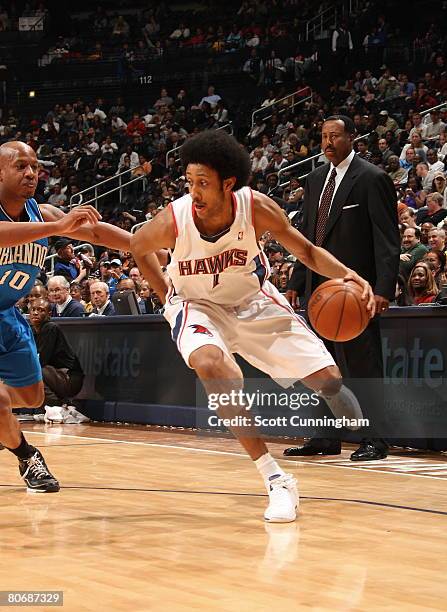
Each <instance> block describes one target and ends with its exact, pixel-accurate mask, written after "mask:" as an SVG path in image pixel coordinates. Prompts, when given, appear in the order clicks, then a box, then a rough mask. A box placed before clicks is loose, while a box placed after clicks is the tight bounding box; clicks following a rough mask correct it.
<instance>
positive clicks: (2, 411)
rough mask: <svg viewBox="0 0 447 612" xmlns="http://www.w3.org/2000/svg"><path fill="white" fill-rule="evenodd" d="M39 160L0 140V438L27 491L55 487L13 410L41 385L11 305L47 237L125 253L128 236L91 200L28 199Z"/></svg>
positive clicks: (32, 274)
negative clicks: (68, 203) (66, 209)
mask: <svg viewBox="0 0 447 612" xmlns="http://www.w3.org/2000/svg"><path fill="white" fill-rule="evenodd" d="M37 173H38V162H37V158H36V154H35V152H34V151H33V149H32V148H31V147H29V146H28V145H26V144H24V143H23V142H7V143H5V144H3V145H1V146H0V443H1V444H2V445H3V446H4V447H6V448H7V449H8V450H9V451H11V453H13V454H14V455H16V457H17V458H18V460H19V471H20V475H21V476H22V478H23V479H24V481H25V483H26V485H27V488H28V490H29V491H34V492H39V493H50V492H54V491H59V483H58V481H57V480H56V479H55V478H54V476H53V475H52V474H51V473H50V471H49V470H48V468H47V466H46V463H45V460H44V458H43V456H42V454H41V452H40V451H39V450H38V449H36V448H34V447H33V446H31V445H30V444H28V442H27V441H26V439H25V437H24V436H23V433H22V432H21V431H20V427H19V423H18V421H17V419H16V417H15V416H14V414H13V413H12V408H18V407H28V408H35V407H39V406H41V405H42V403H43V399H44V390H43V384H42V375H41V369H40V365H39V359H38V355H37V351H36V346H35V344H34V339H33V334H32V332H31V330H30V327H29V325H28V323H27V322H26V321H25V320H24V319H23V317H22V316H21V314H20V313H19V311H18V310H17V309H16V308H15V306H14V305H15V304H16V302H17V301H18V300H19V299H20V298H21V297H23V296H24V295H26V294H27V293H29V292H30V290H31V288H32V287H33V285H34V281H35V278H36V276H37V274H38V273H39V271H40V269H41V268H42V266H43V263H44V260H45V256H46V252H47V238H48V237H49V236H53V235H56V236H68V237H70V238H77V239H80V240H86V241H88V242H91V243H94V244H101V245H105V246H108V247H111V248H113V249H117V250H122V251H129V250H130V248H129V246H130V234H129V233H128V232H125V231H124V230H122V229H120V228H118V227H115V226H113V225H109V224H107V223H100V219H101V215H100V214H99V213H98V211H97V210H96V209H95V208H93V207H92V206H81V207H78V208H76V209H74V210H72V211H71V212H70V213H68V214H65V213H63V212H62V211H60V210H59V209H57V208H55V207H53V206H50V205H49V204H43V205H41V206H39V205H38V204H37V203H36V201H35V200H34V199H33V195H34V192H35V190H36V186H37Z"/></svg>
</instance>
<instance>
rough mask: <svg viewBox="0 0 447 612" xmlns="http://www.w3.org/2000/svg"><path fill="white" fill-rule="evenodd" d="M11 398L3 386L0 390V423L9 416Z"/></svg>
mask: <svg viewBox="0 0 447 612" xmlns="http://www.w3.org/2000/svg"><path fill="white" fill-rule="evenodd" d="M11 405H12V404H11V397H10V395H9V393H8V391H7V389H5V388H4V387H3V386H2V387H1V388H0V421H2V420H4V419H6V418H9V415H10V414H11Z"/></svg>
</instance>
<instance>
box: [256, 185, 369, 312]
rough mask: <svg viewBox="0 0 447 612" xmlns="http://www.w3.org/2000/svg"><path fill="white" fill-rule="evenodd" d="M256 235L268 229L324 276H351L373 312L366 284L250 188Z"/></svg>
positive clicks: (298, 257) (261, 195)
mask: <svg viewBox="0 0 447 612" xmlns="http://www.w3.org/2000/svg"><path fill="white" fill-rule="evenodd" d="M254 203H255V206H254V210H255V229H256V236H261V235H262V234H263V233H264V232H266V231H267V230H270V232H271V233H272V235H273V236H274V237H275V239H276V240H277V241H278V242H279V243H281V244H282V245H283V246H284V247H285V248H286V249H287V250H288V251H289V252H290V253H292V255H295V257H296V258H297V259H299V260H300V261H301V263H303V264H304V265H305V266H307V267H308V268H310V269H311V270H313V271H314V272H316V273H317V274H320V275H321V276H325V277H326V278H344V279H345V280H353V281H355V282H356V283H358V284H359V285H360V286H361V287H362V289H363V295H362V298H363V299H365V300H368V306H367V308H368V311H369V313H370V316H373V315H374V310H375V301H374V295H373V291H372V288H371V286H370V284H369V283H368V282H367V281H366V280H365V279H363V278H362V277H361V276H359V275H358V274H357V273H356V272H354V271H353V270H350V269H349V268H348V267H346V266H345V265H344V264H342V263H341V261H339V260H338V259H337V258H336V257H334V256H333V255H331V253H329V251H326V249H323V248H321V247H317V246H315V245H314V244H312V243H311V242H310V241H309V240H307V238H305V237H304V236H303V235H302V234H301V233H300V232H299V231H298V230H297V229H295V228H294V227H292V226H291V225H290V223H289V222H288V220H287V219H286V217H285V215H284V213H283V211H282V210H281V208H280V207H279V206H278V205H277V204H276V202H274V201H273V200H271V199H270V198H269V197H267V196H266V195H264V194H262V193H259V192H254Z"/></svg>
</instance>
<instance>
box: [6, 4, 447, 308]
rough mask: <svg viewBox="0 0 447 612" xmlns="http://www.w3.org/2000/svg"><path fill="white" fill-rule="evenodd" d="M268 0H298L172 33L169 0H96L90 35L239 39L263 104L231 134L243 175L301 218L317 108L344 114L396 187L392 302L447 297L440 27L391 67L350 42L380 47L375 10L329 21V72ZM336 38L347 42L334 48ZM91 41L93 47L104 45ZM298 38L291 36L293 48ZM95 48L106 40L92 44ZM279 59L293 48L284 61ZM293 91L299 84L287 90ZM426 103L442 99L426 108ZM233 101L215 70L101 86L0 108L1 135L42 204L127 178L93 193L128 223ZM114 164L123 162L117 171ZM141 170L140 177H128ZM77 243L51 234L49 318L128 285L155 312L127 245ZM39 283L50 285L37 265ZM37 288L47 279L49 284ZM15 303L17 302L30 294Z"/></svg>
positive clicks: (283, 262)
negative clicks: (136, 13) (366, 62)
mask: <svg viewBox="0 0 447 612" xmlns="http://www.w3.org/2000/svg"><path fill="white" fill-rule="evenodd" d="M275 4H281V7H282V9H284V10H285V14H286V13H287V10H295V11H296V5H297V2H294V1H293V0H290V1H283V2H281V3H275V2H272V1H270V0H266V1H265V2H256V3H255V2H242V3H241V4H240V6H239V10H238V11H237V14H236V15H235V16H234V20H235V23H234V24H233V25H231V24H230V26H229V28H228V29H226V28H224V27H223V26H221V27H219V26H213V25H209V26H206V20H204V28H201V27H199V26H197V27H196V28H194V27H192V25H191V24H190V23H186V22H181V23H178V24H177V27H176V28H175V29H173V30H172V31H171V32H167V30H166V27H165V25H164V24H165V22H166V23H167V22H168V20H167V16H168V14H169V9H168V8H167V7H166V5H165V4H164V3H160V4H159V5H157V7H156V8H154V9H153V10H148V11H145V12H142V13H141V19H140V20H139V21H136V22H135V21H132V19H131V17H129V18H127V17H124V16H119V15H118V16H113V17H111V16H110V15H109V14H108V13H107V12H106V11H104V9H103V8H102V7H101V6H99V7H98V8H97V10H96V11H95V12H94V14H93V15H90V18H89V19H90V22H91V24H92V26H91V27H92V30H94V31H95V32H97V33H99V34H98V39H101V40H104V38H109V39H111V40H112V43H111V44H112V46H115V48H116V47H119V48H120V49H125V50H126V51H125V53H127V54H128V60H129V62H130V63H132V62H133V61H134V59H132V58H135V57H137V56H138V53H140V54H144V53H146V54H147V53H162V52H163V49H166V47H167V46H168V47H170V48H174V49H176V50H177V52H178V53H182V49H183V48H184V47H188V46H191V45H193V46H196V45H199V46H200V45H206V46H208V47H213V46H214V45H217V46H218V49H216V50H219V51H225V52H228V54H229V55H230V52H231V51H232V50H234V49H236V48H240V47H243V48H245V50H246V54H247V55H246V57H247V59H246V60H245V61H244V62H242V63H241V65H240V70H241V71H243V72H244V73H246V74H247V78H251V79H253V80H254V81H255V82H256V83H257V85H258V86H259V99H258V101H257V103H256V107H255V108H260V109H262V110H261V111H260V112H258V113H257V114H256V116H255V120H254V121H253V123H252V125H250V124H249V125H247V126H246V127H245V129H244V128H242V129H241V130H239V132H238V134H237V136H238V138H239V140H240V141H241V142H243V144H244V146H245V147H246V148H247V150H248V151H249V152H250V157H251V160H252V178H251V186H252V187H253V188H255V189H257V190H259V191H261V192H264V193H268V194H269V195H271V196H272V197H274V198H275V199H276V201H277V202H278V204H279V205H280V206H281V208H282V209H283V211H284V213H285V214H287V215H288V216H289V218H290V219H291V223H293V224H294V225H295V226H296V227H298V228H299V227H300V221H301V218H302V211H303V206H304V205H305V202H304V200H303V196H304V184H305V175H306V174H307V173H308V172H309V171H310V170H312V169H313V168H314V167H315V166H316V165H318V164H321V163H325V161H326V160H325V158H324V155H323V154H322V153H321V147H320V142H321V128H322V125H323V121H324V118H325V117H327V116H329V115H331V114H336V113H342V114H345V115H348V116H350V117H352V118H353V120H354V123H355V125H356V128H357V132H358V134H359V136H360V138H359V139H358V140H357V141H356V145H355V146H356V153H357V154H358V155H359V156H360V157H362V158H364V159H365V160H367V161H368V162H370V163H373V164H375V165H378V166H380V167H381V168H383V169H384V171H385V172H387V173H388V174H389V176H390V177H391V179H392V180H393V182H394V184H395V186H396V192H397V196H398V202H399V204H398V213H399V221H400V227H401V230H402V254H401V269H400V278H399V283H398V290H397V292H396V304H397V305H406V304H421V303H432V302H433V301H436V300H438V301H442V300H444V299H447V291H446V287H447V278H446V269H445V268H446V265H445V259H446V248H447V245H446V244H445V229H446V227H445V225H444V220H445V218H446V217H447V189H446V165H445V162H446V161H447V158H446V155H447V136H446V129H447V102H446V106H445V107H444V106H442V102H443V101H444V100H446V98H447V70H446V66H445V57H446V54H445V39H442V36H441V35H440V34H439V32H438V31H437V29H436V28H435V27H433V28H431V29H430V30H429V32H427V34H426V35H425V36H419V38H418V40H417V41H416V42H417V43H418V44H419V45H420V48H422V47H423V48H424V49H425V50H426V51H427V49H429V53H427V57H426V62H425V63H424V66H423V71H422V72H421V73H415V71H414V69H410V70H409V71H408V72H403V71H398V72H396V71H394V70H393V68H392V67H391V66H388V65H386V64H383V65H381V66H380V68H378V69H376V68H373V67H372V66H370V67H367V68H362V69H358V70H357V69H356V64H355V60H354V58H353V57H352V55H351V54H350V51H351V46H352V45H354V47H355V45H359V44H360V47H363V48H364V49H365V50H366V51H367V52H368V53H369V52H371V48H372V47H373V46H375V48H376V51H377V48H380V47H381V46H382V47H383V45H384V44H385V43H384V41H386V37H388V36H390V28H389V27H388V24H387V23H386V21H385V19H384V18H383V16H380V17H379V19H378V20H377V23H376V26H375V27H374V28H373V30H371V31H370V32H369V33H365V32H363V33H360V34H359V32H358V31H357V30H356V31H353V32H352V34H351V32H350V30H349V24H345V23H343V24H341V25H340V27H339V28H338V29H337V30H335V32H334V36H333V37H332V40H331V46H332V52H333V53H334V55H335V56H336V58H337V61H339V60H340V57H341V55H340V54H341V52H342V51H343V62H344V61H345V59H346V61H347V62H348V63H347V64H346V65H347V69H346V72H344V71H343V70H341V71H340V72H339V73H338V77H340V76H341V75H343V78H338V80H333V78H334V77H333V73H331V72H330V71H328V70H327V66H324V65H320V64H319V61H318V56H317V55H315V57H313V58H312V57H311V58H309V57H308V58H305V57H304V56H299V55H297V56H295V57H292V55H288V53H289V46H290V45H289V42H290V39H291V34H292V33H293V31H294V30H293V28H294V27H298V25H297V24H296V23H295V22H294V21H293V20H292V21H291V22H290V24H289V25H288V26H287V27H285V26H284V25H283V24H282V23H281V21H280V20H274V21H273V22H272V21H271V20H270V22H269V23H270V26H269V27H268V28H266V27H265V26H263V27H258V26H257V23H258V22H262V20H263V18H264V21H265V17H266V15H267V14H268V13H269V10H270V9H271V8H272V6H274V5H275ZM324 6H325V5H324V4H322V7H323V8H324ZM304 7H305V9H306V10H309V11H310V10H311V9H310V3H304ZM306 7H307V8H306ZM300 10H301V3H300ZM3 14H5V10H3V12H2V10H0V20H1V16H2V15H3ZM303 14H305V11H304V13H301V15H303ZM129 21H131V22H132V23H131V24H129ZM142 21H144V23H143V24H142ZM135 28H140V34H141V37H140V38H138V37H135V36H132V33H134V32H135ZM101 32H102V33H103V34H104V36H100V33H101ZM335 33H337V35H335ZM365 37H366V38H365ZM81 40H83V39H82V37H80V36H78V37H77V38H76V37H74V38H72V39H71V42H69V44H68V46H67V49H66V51H67V53H66V55H67V56H68V55H69V54H71V53H75V51H74V49H76V45H79V44H80V41H81ZM353 40H354V42H352V41H353ZM131 41H132V42H131ZM287 41H289V42H287ZM343 41H345V43H346V45H347V46H346V47H345V48H343V47H341V45H342V44H345V43H343ZM359 41H360V42H359ZM424 41H425V42H424ZM64 44H65V43H64ZM70 45H71V47H70ZM94 45H95V47H97V45H99V46H100V47H101V46H102V43H100V42H95V43H94ZM424 45H425V46H424ZM157 49H158V51H157ZM294 49H295V46H292V51H291V53H293V51H294ZM96 50H97V52H98V53H99V54H101V53H102V52H103V51H102V50H101V49H100V48H99V47H97V49H96ZM267 50H268V53H267ZM82 52H83V53H85V47H84V48H83V51H82ZM266 53H267V55H266ZM381 57H384V56H383V54H382V55H381ZM287 58H289V59H290V58H292V59H293V66H292V64H291V63H290V62H289V63H287ZM306 62H307V64H306ZM309 62H312V63H313V69H314V70H315V71H316V72H317V73H319V74H320V75H321V78H320V80H319V81H318V82H319V83H320V85H321V83H323V84H322V85H321V86H320V87H319V86H318V85H313V86H312V87H311V85H309V84H307V83H306V81H303V79H302V77H303V73H304V66H305V64H306V66H307V68H308V67H309ZM291 70H292V74H293V78H292V80H291V82H287V80H285V79H284V75H285V74H289V75H290V74H291ZM296 90H299V93H298V95H295V96H292V95H289V94H291V92H293V91H296ZM432 107H438V108H435V109H434V110H432V111H430V112H429V113H425V112H424V111H426V110H428V109H431V108H432ZM233 108H234V105H233V104H231V103H229V101H227V100H225V99H223V96H222V92H220V91H219V83H218V82H216V83H215V84H211V85H209V86H208V88H207V89H206V90H205V91H197V90H196V89H191V90H188V88H187V87H185V88H180V89H178V90H174V91H171V90H170V89H169V87H168V86H166V87H161V89H160V91H159V93H158V95H157V96H156V97H154V98H153V99H151V100H148V102H147V105H146V106H144V107H138V108H135V106H133V105H132V103H131V102H129V101H126V100H125V99H124V98H120V97H119V98H117V99H115V100H107V99H104V98H102V97H99V96H97V97H93V98H92V99H89V100H83V99H77V100H67V101H66V103H65V104H55V105H54V106H53V107H52V108H50V109H48V111H47V112H46V113H45V114H43V115H37V114H34V115H33V116H30V117H29V116H20V115H19V114H18V109H14V108H10V109H3V110H2V114H1V117H0V142H5V141H7V140H16V139H20V140H23V141H25V142H26V143H27V144H29V145H30V146H31V147H32V148H33V149H34V150H35V151H36V153H37V156H38V159H39V184H38V188H37V192H36V199H37V200H38V201H39V202H50V203H51V204H53V205H55V206H57V207H60V208H62V209H63V210H68V209H69V207H70V205H71V204H73V203H74V204H79V203H83V202H84V203H85V202H86V201H89V200H90V199H91V198H92V197H93V196H94V195H101V194H102V193H104V192H105V191H107V190H109V189H111V188H114V187H117V186H120V187H122V188H121V189H119V190H118V191H115V192H114V193H112V194H109V195H107V196H105V197H103V198H101V199H100V200H98V206H99V208H100V210H101V213H102V215H103V218H104V220H105V221H108V222H111V223H114V224H116V225H118V226H120V227H122V228H124V229H127V230H131V229H132V228H133V227H134V226H135V225H138V224H139V223H142V222H145V221H146V220H149V221H150V219H152V218H153V217H154V216H155V215H157V214H158V212H159V211H160V210H161V209H163V208H164V207H165V206H166V205H167V204H168V203H169V202H171V201H173V200H174V199H176V198H178V197H179V196H181V195H183V194H184V193H186V192H187V185H186V183H185V178H184V176H183V169H182V168H181V167H180V165H179V161H178V159H179V156H178V149H179V147H181V145H182V143H183V142H184V141H185V139H186V138H188V137H189V136H190V135H193V134H195V133H197V132H198V131H201V130H204V129H218V128H221V129H230V130H231V121H234V119H235V116H234V111H233V110H232V109H233ZM252 110H254V109H252ZM229 124H230V125H229ZM147 160H152V167H153V169H152V173H151V175H150V176H144V175H143V171H142V169H141V165H142V164H143V163H144V162H145V161H147ZM298 162H300V163H299V165H296V164H297V163H298ZM123 171H128V172H126V174H124V175H122V176H121V178H120V179H118V175H121V173H122V172H123ZM114 177H116V178H114ZM137 177H140V180H138V181H134V179H136V178H137ZM109 178H112V179H113V180H111V181H109V183H108V184H107V185H106V186H104V187H100V188H98V189H97V190H96V193H95V190H94V189H88V188H90V187H91V186H94V185H95V184H97V183H98V182H100V181H103V180H104V179H109ZM118 181H120V182H118ZM127 183H130V184H129V185H127ZM86 189H87V191H85V190H86ZM446 223H447V222H446ZM264 238H265V240H263V242H264V244H265V249H266V252H267V254H268V256H269V259H270V263H271V264H272V281H273V282H274V283H275V284H276V285H277V286H278V287H279V288H280V290H281V291H284V292H285V291H286V289H287V281H288V278H289V275H290V273H291V268H292V267H293V257H291V256H290V255H289V254H288V253H287V252H286V251H284V249H283V248H282V247H281V246H280V245H278V244H276V243H275V242H274V241H272V240H271V238H270V236H268V235H267V236H265V237H264ZM73 246H75V245H73V243H71V242H67V241H64V240H62V241H61V240H59V241H57V242H55V243H53V245H52V253H54V254H55V255H56V264H55V267H54V271H53V270H52V273H53V272H54V275H53V278H52V280H51V281H49V282H48V286H47V290H48V297H49V299H50V301H51V302H52V303H53V315H54V316H66V315H67V314H68V313H72V312H73V313H74V312H76V314H79V313H80V312H81V309H82V312H83V313H86V314H91V313H93V314H96V315H104V314H112V313H113V302H112V301H111V298H112V297H113V294H114V292H115V291H116V290H122V289H123V288H125V289H133V290H135V292H136V294H137V295H138V304H139V309H140V312H144V313H154V312H155V313H156V312H159V310H160V303H159V300H158V298H157V296H156V295H154V294H153V292H152V291H151V288H150V287H149V286H148V284H147V282H146V281H145V280H144V279H142V278H141V275H140V273H139V271H138V269H137V268H136V266H135V263H134V262H133V260H132V256H131V254H129V253H111V252H109V251H107V250H104V249H93V247H89V246H87V247H85V248H84V250H81V251H79V252H77V253H76V254H75V253H74V251H73ZM47 272H48V271H47ZM43 281H44V284H46V283H47V280H46V279H45V275H43ZM444 285H446V287H444ZM40 290H41V291H45V287H42V288H41V289H40ZM72 301H73V302H76V304H72ZM70 304H71V306H70ZM78 304H79V305H80V306H79V307H78ZM22 308H23V309H24V310H26V308H27V307H26V304H24V305H22ZM67 309H68V310H67ZM72 316H73V315H72Z"/></svg>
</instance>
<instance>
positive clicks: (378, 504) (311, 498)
mask: <svg viewBox="0 0 447 612" xmlns="http://www.w3.org/2000/svg"><path fill="white" fill-rule="evenodd" d="M10 488H13V489H16V488H17V486H16V485H9V484H0V491H1V489H3V490H5V489H10ZM20 490H22V491H23V489H22V488H21V489H20ZM62 490H65V491H73V490H74V491H78V490H80V491H110V492H113V491H114V492H119V493H180V494H186V495H217V496H219V495H221V496H222V495H229V496H236V497H262V498H266V497H268V495H267V494H266V493H241V492H238V491H195V490H188V489H144V488H141V487H138V488H124V487H107V486H103V487H101V486H99V487H91V486H83V485H66V486H64V485H63V486H62ZM300 500H307V501H317V502H318V501H324V502H346V503H349V504H359V505H363V506H375V507H378V508H389V509H391V510H408V511H410V512H425V513H427V514H436V515H439V516H447V511H445V510H434V509H432V508H417V507H415V506H403V505H401V504H390V503H388V502H378V501H372V500H368V499H356V498H351V497H349V498H347V497H318V496H314V495H300Z"/></svg>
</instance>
